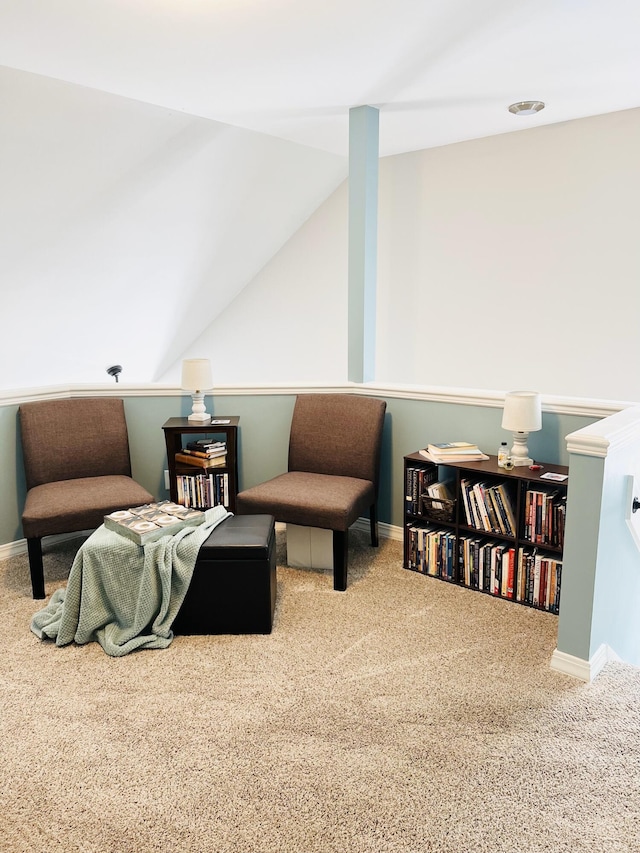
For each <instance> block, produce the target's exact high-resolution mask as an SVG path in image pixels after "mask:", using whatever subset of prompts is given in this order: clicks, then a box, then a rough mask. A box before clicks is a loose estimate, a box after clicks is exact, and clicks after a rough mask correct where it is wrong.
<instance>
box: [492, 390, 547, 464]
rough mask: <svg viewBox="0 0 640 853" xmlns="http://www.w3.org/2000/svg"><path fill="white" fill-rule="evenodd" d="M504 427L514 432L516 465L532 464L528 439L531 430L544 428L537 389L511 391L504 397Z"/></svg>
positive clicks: (513, 457)
mask: <svg viewBox="0 0 640 853" xmlns="http://www.w3.org/2000/svg"><path fill="white" fill-rule="evenodd" d="M502 429H508V430H510V432H512V433H513V447H512V448H511V461H512V462H513V464H514V466H515V467H518V466H522V465H532V464H533V459H531V458H530V457H529V448H528V447H527V441H528V439H529V433H530V432H536V431H537V430H539V429H542V404H541V402H540V394H539V393H538V392H537V391H509V392H508V393H507V395H506V396H505V398H504V411H503V413H502Z"/></svg>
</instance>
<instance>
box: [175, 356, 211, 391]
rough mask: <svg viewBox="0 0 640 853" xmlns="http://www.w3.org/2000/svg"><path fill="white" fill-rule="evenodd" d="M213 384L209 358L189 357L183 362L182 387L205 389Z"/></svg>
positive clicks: (189, 389)
mask: <svg viewBox="0 0 640 853" xmlns="http://www.w3.org/2000/svg"><path fill="white" fill-rule="evenodd" d="M212 385H213V380H212V378H211V362H210V361H209V359H208V358H187V359H185V360H184V361H183V362H182V387H183V388H184V389H185V391H205V390H207V389H208V388H211V386H212Z"/></svg>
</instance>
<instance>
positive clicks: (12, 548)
mask: <svg viewBox="0 0 640 853" xmlns="http://www.w3.org/2000/svg"><path fill="white" fill-rule="evenodd" d="M92 532H93V531H91V530H78V531H77V533H59V534H56V535H55V536H47V537H45V540H44V541H45V542H66V541H67V539H79V538H80V537H82V536H88V535H89V534H90V533H92ZM26 553H27V540H26V539H16V541H15V542H8V543H7V544H6V545H0V560H8V559H9V557H19V556H21V555H22V554H26Z"/></svg>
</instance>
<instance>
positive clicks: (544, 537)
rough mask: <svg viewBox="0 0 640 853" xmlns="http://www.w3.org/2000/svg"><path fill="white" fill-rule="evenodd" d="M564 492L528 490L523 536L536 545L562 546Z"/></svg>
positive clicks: (564, 509) (565, 497) (565, 498)
mask: <svg viewBox="0 0 640 853" xmlns="http://www.w3.org/2000/svg"><path fill="white" fill-rule="evenodd" d="M566 513H567V495H566V492H564V491H561V492H557V491H551V492H547V491H544V490H542V489H541V490H538V489H528V490H527V492H526V494H525V500H524V536H525V539H529V540H530V541H531V542H534V543H535V544H536V545H551V546H553V547H554V548H562V547H563V546H564V526H565V518H566Z"/></svg>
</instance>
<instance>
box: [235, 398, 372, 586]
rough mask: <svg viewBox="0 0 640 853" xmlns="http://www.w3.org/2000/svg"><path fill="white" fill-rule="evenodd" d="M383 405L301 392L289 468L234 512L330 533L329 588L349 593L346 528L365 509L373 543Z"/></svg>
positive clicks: (247, 494) (245, 495) (240, 500)
mask: <svg viewBox="0 0 640 853" xmlns="http://www.w3.org/2000/svg"><path fill="white" fill-rule="evenodd" d="M386 406H387V404H386V403H385V402H384V400H378V399H374V398H372V397H361V396H357V395H352V394H301V395H299V396H298V397H297V399H296V403H295V406H294V411H293V417H292V421H291V432H290V436H289V465H288V472H287V473H286V474H280V475H279V476H278V477H274V478H273V479H271V480H268V481H267V482H265V483H261V484H260V485H257V486H254V487H252V488H250V489H246V490H245V491H243V492H240V494H238V496H237V499H236V508H237V513H238V514H239V515H249V514H254V513H257V514H261V513H267V514H269V515H273V516H274V517H275V519H276V521H281V522H286V523H289V524H300V525H303V526H306V527H320V528H324V529H326V530H332V531H333V587H334V589H337V590H341V591H342V590H345V589H346V588H347V563H348V548H349V544H348V531H349V527H350V526H351V525H352V524H353V523H354V521H356V519H357V518H359V517H360V516H361V515H362V514H364V513H366V512H368V513H369V519H370V527H371V544H372V545H373V546H374V547H375V546H377V544H378V518H377V498H378V478H379V470H380V450H381V445H382V428H383V425H384V416H385V410H386Z"/></svg>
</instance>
